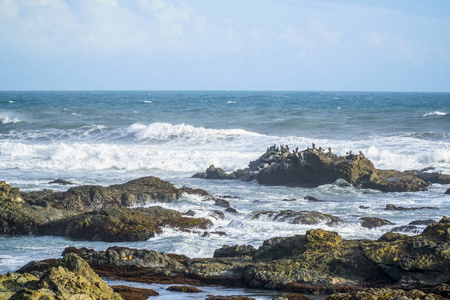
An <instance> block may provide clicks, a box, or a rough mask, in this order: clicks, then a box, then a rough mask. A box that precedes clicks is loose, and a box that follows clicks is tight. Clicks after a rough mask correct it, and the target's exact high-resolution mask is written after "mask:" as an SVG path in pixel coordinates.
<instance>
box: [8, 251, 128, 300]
mask: <svg viewBox="0 0 450 300" xmlns="http://www.w3.org/2000/svg"><path fill="white" fill-rule="evenodd" d="M1 297H4V299H113V300H120V299H122V297H120V295H119V294H117V293H115V292H114V291H113V289H112V288H110V287H109V286H108V285H107V284H106V283H105V282H104V281H103V279H101V278H100V276H98V275H97V274H96V273H95V272H94V271H93V270H92V269H91V268H90V266H89V265H88V264H87V263H86V262H85V261H84V260H83V259H81V258H80V257H79V256H78V255H76V254H74V253H69V254H67V255H66V256H64V258H63V259H61V260H60V261H59V262H58V263H57V264H56V265H55V266H53V267H51V268H50V269H48V270H47V271H45V272H44V273H43V274H42V276H41V277H40V278H38V277H36V276H33V275H31V274H20V275H19V274H13V273H8V274H7V275H0V298H1Z"/></svg>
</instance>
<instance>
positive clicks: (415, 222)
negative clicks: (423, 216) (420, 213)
mask: <svg viewBox="0 0 450 300" xmlns="http://www.w3.org/2000/svg"><path fill="white" fill-rule="evenodd" d="M432 224H437V222H436V221H435V220H431V219H428V220H416V221H411V222H409V224H408V225H427V226H428V225H432Z"/></svg>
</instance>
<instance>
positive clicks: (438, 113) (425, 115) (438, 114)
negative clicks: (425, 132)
mask: <svg viewBox="0 0 450 300" xmlns="http://www.w3.org/2000/svg"><path fill="white" fill-rule="evenodd" d="M446 115H447V113H446V112H442V111H433V112H429V113H426V114H424V115H423V116H424V117H430V116H446Z"/></svg>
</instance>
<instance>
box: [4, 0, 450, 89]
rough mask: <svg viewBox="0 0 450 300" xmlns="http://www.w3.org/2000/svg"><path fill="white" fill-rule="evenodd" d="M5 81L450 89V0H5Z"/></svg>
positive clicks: (12, 85) (25, 85)
mask: <svg viewBox="0 0 450 300" xmlns="http://www.w3.org/2000/svg"><path fill="white" fill-rule="evenodd" d="M0 90H322V91H327V90H346V91H430V92H450V1H448V0H427V1H424V0H420V1H418V0H408V1H404V0H395V1H392V0H390V1H382V0H377V1H375V0H374V1H362V0H361V1H356V0H334V1H332V0H329V1H326V0H323V1H302V0H244V1H235V0H221V1H219V0H185V1H175V0H174V1H169V0H127V1H122V0H65V1H64V0H0Z"/></svg>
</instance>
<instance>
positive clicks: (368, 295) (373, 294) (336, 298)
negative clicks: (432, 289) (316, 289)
mask: <svg viewBox="0 0 450 300" xmlns="http://www.w3.org/2000/svg"><path fill="white" fill-rule="evenodd" d="M348 299H352V300H366V299H396V300H403V299H405V300H409V299H427V300H431V299H436V300H437V299H443V298H442V297H440V296H439V295H436V294H431V293H429V294H427V293H424V292H422V291H419V290H411V291H404V290H401V289H388V288H371V289H365V290H362V291H355V292H349V293H337V294H333V295H330V296H328V297H326V298H325V300H348Z"/></svg>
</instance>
